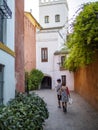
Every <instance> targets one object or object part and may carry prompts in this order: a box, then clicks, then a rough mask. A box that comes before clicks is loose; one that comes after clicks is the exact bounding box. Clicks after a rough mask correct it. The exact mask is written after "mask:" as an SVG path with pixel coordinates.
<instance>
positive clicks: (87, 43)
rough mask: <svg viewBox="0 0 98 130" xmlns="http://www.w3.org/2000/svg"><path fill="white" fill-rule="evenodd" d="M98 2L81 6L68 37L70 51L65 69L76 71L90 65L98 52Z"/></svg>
mask: <svg viewBox="0 0 98 130" xmlns="http://www.w3.org/2000/svg"><path fill="white" fill-rule="evenodd" d="M96 13H98V2H92V3H87V4H84V5H83V9H82V11H81V12H80V13H79V15H78V16H77V17H76V19H75V21H74V22H73V32H72V33H71V34H70V35H69V36H68V40H67V46H68V48H69V49H70V53H69V57H68V59H67V60H66V62H65V67H66V68H67V69H68V70H70V71H76V70H77V69H78V68H79V67H82V66H85V65H88V64H91V63H92V62H93V61H94V60H95V57H94V55H95V53H96V52H98V18H97V17H96Z"/></svg>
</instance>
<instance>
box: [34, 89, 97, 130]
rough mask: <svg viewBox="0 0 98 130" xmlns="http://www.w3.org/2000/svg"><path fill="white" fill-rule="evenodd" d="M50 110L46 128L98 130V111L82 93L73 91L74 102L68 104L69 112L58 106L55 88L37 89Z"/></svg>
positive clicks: (56, 129)
mask: <svg viewBox="0 0 98 130" xmlns="http://www.w3.org/2000/svg"><path fill="white" fill-rule="evenodd" d="M36 93H37V94H38V95H39V96H40V97H42V98H43V99H44V101H45V102H46V103H47V107H48V110H49V118H48V119H47V120H46V122H45V126H44V130H98V112H96V111H95V110H94V109H93V108H92V107H91V106H90V105H89V104H88V103H87V102H86V101H85V100H84V99H83V98H82V97H81V96H80V95H78V94H76V93H75V92H71V97H72V99H73V103H72V104H71V105H70V104H68V110H67V113H64V112H63V111H62V109H60V108H58V107H57V99H56V91H55V90H37V91H36Z"/></svg>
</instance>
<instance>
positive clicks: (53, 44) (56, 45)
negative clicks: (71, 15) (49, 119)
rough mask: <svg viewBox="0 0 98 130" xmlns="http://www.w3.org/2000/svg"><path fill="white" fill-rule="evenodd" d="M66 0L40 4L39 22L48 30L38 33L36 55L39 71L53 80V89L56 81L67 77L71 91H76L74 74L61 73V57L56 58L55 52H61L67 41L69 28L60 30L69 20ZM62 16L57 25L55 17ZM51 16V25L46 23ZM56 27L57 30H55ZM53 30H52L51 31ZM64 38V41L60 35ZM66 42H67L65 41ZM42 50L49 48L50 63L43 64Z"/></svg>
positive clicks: (65, 71)
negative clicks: (59, 63)
mask: <svg viewBox="0 0 98 130" xmlns="http://www.w3.org/2000/svg"><path fill="white" fill-rule="evenodd" d="M65 1H66V0H61V1H60V0H58V1H53V3H52V1H51V0H50V2H49V0H48V2H45V3H44V2H43V3H40V6H39V12H40V14H39V16H40V17H39V21H40V24H41V25H42V27H44V28H47V29H43V30H41V31H39V32H37V41H36V55H37V63H36V64H37V69H39V70H41V71H42V72H43V73H45V74H47V75H49V76H50V77H51V79H52V89H54V87H55V86H56V83H57V82H56V81H57V79H58V78H61V76H62V75H66V83H67V86H68V87H69V89H70V90H73V89H74V77H73V73H70V72H69V71H67V70H64V71H60V70H59V65H58V64H57V63H58V62H59V60H60V56H54V52H55V51H57V50H60V49H61V48H62V47H63V45H64V43H65V41H66V34H67V28H66V27H65V28H59V27H61V26H64V25H66V24H67V23H66V20H67V18H68V10H67V7H66V4H65V3H66V2H65ZM56 14H60V16H61V20H60V22H57V23H55V15H56ZM47 15H48V16H49V17H50V21H49V23H46V24H45V23H44V16H47ZM65 23H66V24H65ZM55 27H56V29H55ZM49 28H51V29H49ZM58 31H60V33H61V35H62V36H64V38H65V39H63V38H62V37H61V36H60V34H59V33H58ZM62 33H64V35H63V34H62ZM64 40H65V41H64ZM41 48H48V62H41Z"/></svg>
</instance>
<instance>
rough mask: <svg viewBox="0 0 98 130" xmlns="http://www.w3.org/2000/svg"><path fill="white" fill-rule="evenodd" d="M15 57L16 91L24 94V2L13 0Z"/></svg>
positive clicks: (22, 0)
mask: <svg viewBox="0 0 98 130" xmlns="http://www.w3.org/2000/svg"><path fill="white" fill-rule="evenodd" d="M15 55H16V58H15V76H16V91H17V92H24V91H25V76H24V0H15Z"/></svg>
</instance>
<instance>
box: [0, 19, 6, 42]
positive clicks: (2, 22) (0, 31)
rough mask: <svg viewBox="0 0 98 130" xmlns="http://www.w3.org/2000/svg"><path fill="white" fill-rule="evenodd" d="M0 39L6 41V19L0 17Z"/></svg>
mask: <svg viewBox="0 0 98 130" xmlns="http://www.w3.org/2000/svg"><path fill="white" fill-rule="evenodd" d="M0 41H1V42H3V43H5V42H6V19H3V18H0Z"/></svg>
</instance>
